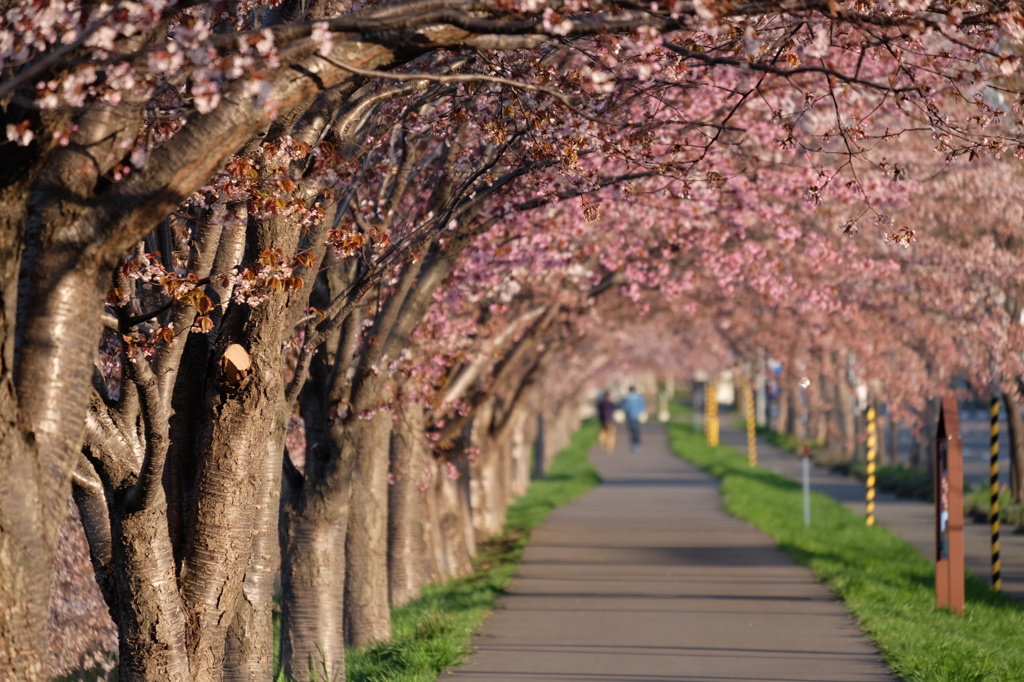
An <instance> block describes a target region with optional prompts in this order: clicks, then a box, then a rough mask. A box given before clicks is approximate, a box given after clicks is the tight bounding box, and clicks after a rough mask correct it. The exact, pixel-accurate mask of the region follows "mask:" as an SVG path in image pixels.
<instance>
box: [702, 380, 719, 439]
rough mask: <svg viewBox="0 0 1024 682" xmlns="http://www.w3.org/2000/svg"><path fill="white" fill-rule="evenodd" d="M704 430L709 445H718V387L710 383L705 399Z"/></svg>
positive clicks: (712, 382)
mask: <svg viewBox="0 0 1024 682" xmlns="http://www.w3.org/2000/svg"><path fill="white" fill-rule="evenodd" d="M704 430H705V435H706V436H707V439H708V445H710V446H711V447H715V446H716V445H718V386H716V385H715V382H714V381H708V384H707V394H706V397H705V399H704Z"/></svg>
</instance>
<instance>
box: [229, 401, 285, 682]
mask: <svg viewBox="0 0 1024 682" xmlns="http://www.w3.org/2000/svg"><path fill="white" fill-rule="evenodd" d="M287 418H288V414H287V406H286V405H285V404H284V400H283V396H282V399H281V400H280V401H279V402H278V409H277V417H276V418H275V420H274V425H273V430H272V432H271V435H270V437H269V438H268V439H267V452H266V456H265V457H264V458H263V461H262V471H261V472H260V474H259V491H258V493H257V498H256V504H255V507H256V518H255V521H254V523H253V530H252V533H253V538H252V554H251V556H250V558H249V566H248V568H247V569H246V571H245V576H244V577H243V578H242V598H241V600H240V602H239V604H238V608H237V609H236V610H235V615H234V617H233V618H232V619H231V625H230V626H229V627H228V632H227V642H226V652H225V661H224V680H225V682H242V681H246V680H247V681H249V682H257V681H259V682H262V681H263V680H269V679H271V678H272V677H273V675H274V623H273V618H272V617H268V616H269V615H270V611H271V609H272V605H273V603H274V580H275V578H276V577H277V566H278V562H277V558H278V554H279V548H278V515H279V513H280V507H281V461H282V455H281V453H282V452H283V449H284V436H285V431H286V430H287V426H288V419H287Z"/></svg>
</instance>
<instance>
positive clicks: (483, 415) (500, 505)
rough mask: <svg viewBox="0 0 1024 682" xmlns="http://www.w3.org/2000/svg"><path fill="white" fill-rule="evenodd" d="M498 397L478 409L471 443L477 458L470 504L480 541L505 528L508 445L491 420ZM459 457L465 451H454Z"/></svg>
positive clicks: (471, 472)
mask: <svg viewBox="0 0 1024 682" xmlns="http://www.w3.org/2000/svg"><path fill="white" fill-rule="evenodd" d="M497 400H498V399H497V398H491V399H490V400H488V401H487V402H486V403H485V404H483V405H481V406H480V407H479V408H478V409H477V413H476V414H475V415H474V418H473V422H472V427H471V429H470V438H469V442H470V443H471V444H472V446H471V447H473V448H474V449H475V450H476V454H475V457H474V459H475V461H474V462H471V463H469V466H468V469H469V503H470V508H471V509H472V510H473V511H472V520H473V531H474V539H475V541H476V542H478V543H479V542H484V541H485V540H487V539H489V538H491V537H494V536H495V535H499V534H500V533H501V531H502V528H503V527H504V522H505V520H504V505H505V486H506V484H507V483H508V479H507V477H506V476H505V475H504V474H505V468H506V467H505V462H504V460H505V458H506V457H505V455H506V449H507V448H506V444H505V443H502V442H501V441H500V440H499V439H497V438H495V437H493V436H492V434H491V432H490V428H489V426H490V423H491V420H492V417H493V411H494V409H495V402H496V401H497ZM453 456H454V457H455V458H460V457H461V456H462V455H461V453H458V452H454V453H453Z"/></svg>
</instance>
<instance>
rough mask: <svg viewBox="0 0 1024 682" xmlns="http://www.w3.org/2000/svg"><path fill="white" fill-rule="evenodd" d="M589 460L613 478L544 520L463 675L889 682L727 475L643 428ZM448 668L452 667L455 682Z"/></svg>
mask: <svg viewBox="0 0 1024 682" xmlns="http://www.w3.org/2000/svg"><path fill="white" fill-rule="evenodd" d="M625 435H626V434H625V429H622V428H620V429H619V439H618V440H619V444H618V446H617V449H616V450H615V451H614V452H613V453H611V454H604V453H601V452H600V451H598V450H596V449H595V451H594V452H592V453H591V461H593V462H594V465H595V466H596V467H597V469H598V471H599V472H600V474H601V476H602V478H603V479H604V481H603V483H602V485H600V486H599V487H597V488H596V489H594V490H593V491H591V492H589V493H588V494H586V495H584V496H583V497H581V498H580V499H578V500H576V501H574V502H572V503H570V504H568V505H565V506H564V507H561V508H559V509H557V510H555V511H554V512H552V514H551V515H550V516H549V518H548V520H547V521H546V522H545V523H544V524H542V525H541V526H540V527H539V528H537V529H536V530H535V531H534V533H533V535H532V536H531V539H530V543H529V545H528V546H527V548H526V551H525V553H524V555H523V559H522V563H521V564H520V566H519V569H518V571H517V572H516V574H515V576H514V577H513V580H512V582H511V585H510V587H509V591H508V594H507V595H505V596H503V597H501V598H500V599H499V602H498V605H497V608H496V610H495V612H494V614H493V615H492V616H491V618H490V619H489V620H488V621H487V622H486V623H485V624H484V626H483V628H482V629H481V631H480V632H479V634H478V635H477V636H476V637H475V639H474V649H475V651H474V653H473V655H472V656H471V658H470V659H469V661H468V662H467V664H466V665H465V666H463V667H462V668H460V669H457V670H455V671H453V672H452V673H451V676H453V677H454V678H455V679H457V680H459V682H471V681H477V682H497V681H499V680H500V681H502V682H510V681H515V680H531V681H536V682H541V681H551V682H554V681H559V682H566V681H573V680H580V681H582V680H587V681H590V682H665V681H667V680H685V681H696V680H716V681H725V680H730V681H743V682H747V681H754V680H759V681H765V682H768V681H772V682H775V681H782V680H786V681H800V680H806V681H808V682H811V681H813V682H827V681H831V680H835V681H837V682H838V681H841V682H859V681H862V680H863V681H868V680H871V681H879V682H881V681H891V680H893V679H894V677H893V676H892V675H891V673H890V672H889V671H888V669H887V668H886V666H885V665H884V663H883V662H882V660H881V657H880V655H879V654H878V652H877V650H876V649H875V647H874V646H873V645H872V644H871V643H870V642H869V641H868V640H867V639H866V638H865V637H864V635H863V634H862V633H861V632H860V630H859V628H858V627H857V625H856V623H855V622H854V621H853V620H852V618H851V617H850V616H849V615H847V614H846V613H845V612H844V610H843V607H842V605H841V604H840V603H839V602H837V600H836V599H835V597H834V596H833V595H832V593H831V592H830V591H829V590H828V588H826V587H825V586H823V585H821V584H819V583H817V582H815V580H814V577H813V576H812V574H811V572H810V570H809V569H807V568H805V567H802V566H797V565H795V564H793V562H792V560H791V559H790V558H789V557H788V556H787V555H786V554H784V553H783V552H782V551H781V550H779V549H778V548H777V547H776V546H775V544H774V542H772V540H771V539H770V538H769V537H768V536H766V535H764V534H762V533H761V532H759V531H757V530H755V529H753V528H752V527H750V526H749V525H747V524H746V523H745V522H743V521H740V520H737V519H735V518H733V517H731V516H730V515H728V514H727V513H726V512H725V511H724V510H723V509H722V504H721V500H720V497H719V492H718V482H717V481H716V480H714V479H712V478H711V477H709V476H708V475H706V474H704V473H703V472H700V471H698V470H696V469H695V468H694V467H692V466H690V465H689V464H687V463H685V462H683V461H682V460H680V459H679V458H677V457H675V456H673V455H672V454H670V452H669V449H668V444H667V440H666V435H665V431H664V429H663V428H662V427H661V426H660V425H647V426H645V427H644V431H643V437H644V445H643V448H642V450H641V451H640V452H639V453H636V454H630V453H629V451H628V444H626V443H624V442H623V441H624V440H626V439H625ZM447 677H448V676H445V679H447Z"/></svg>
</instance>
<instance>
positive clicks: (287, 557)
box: [281, 481, 349, 681]
mask: <svg viewBox="0 0 1024 682" xmlns="http://www.w3.org/2000/svg"><path fill="white" fill-rule="evenodd" d="M299 483H300V484H301V481H299ZM306 485H311V484H310V483H306ZM285 490H286V492H285V495H284V498H285V499H284V502H283V504H282V509H281V669H282V670H283V671H284V673H285V675H287V676H288V679H289V680H296V681H305V680H309V679H315V678H314V674H315V675H320V676H322V679H326V680H335V679H338V680H343V679H345V631H344V622H345V619H344V612H345V609H344V601H343V599H344V594H345V534H346V530H347V526H348V524H347V521H348V513H349V500H348V496H347V495H342V496H333V495H332V496H330V497H322V496H320V495H315V494H314V495H306V496H304V497H303V496H300V495H299V494H298V491H292V490H289V488H288V486H286V488H285ZM339 497H340V498H341V499H339Z"/></svg>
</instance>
